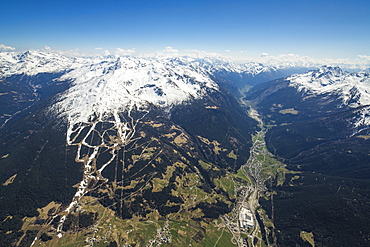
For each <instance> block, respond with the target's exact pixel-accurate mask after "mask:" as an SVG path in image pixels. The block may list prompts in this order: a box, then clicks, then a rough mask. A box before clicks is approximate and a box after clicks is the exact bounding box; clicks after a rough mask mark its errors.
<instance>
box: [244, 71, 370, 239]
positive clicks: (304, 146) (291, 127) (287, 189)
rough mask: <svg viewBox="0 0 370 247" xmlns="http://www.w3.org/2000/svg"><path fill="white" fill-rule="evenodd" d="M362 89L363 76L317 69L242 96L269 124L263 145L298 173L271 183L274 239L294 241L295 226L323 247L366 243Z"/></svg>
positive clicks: (367, 166) (365, 104)
mask: <svg viewBox="0 0 370 247" xmlns="http://www.w3.org/2000/svg"><path fill="white" fill-rule="evenodd" d="M369 92H370V75H369V74H368V73H364V72H361V73H347V72H344V71H342V70H341V69H340V68H338V67H326V66H324V67H321V68H319V69H317V70H313V71H309V72H307V73H304V74H297V75H292V76H290V77H287V78H285V79H282V80H276V81H272V82H269V83H265V84H264V85H259V86H256V87H255V88H254V89H253V90H252V91H251V92H249V94H248V95H247V98H248V99H250V100H252V101H253V102H254V103H255V104H256V105H257V106H258V107H259V111H260V112H261V113H263V115H264V121H265V122H266V123H267V124H269V125H270V126H271V128H270V130H269V131H268V133H267V134H266V141H267V144H268V147H269V150H271V151H272V152H273V153H275V154H277V155H278V156H280V157H282V158H283V160H284V163H286V164H287V165H288V167H289V168H291V169H294V170H297V171H300V172H302V174H301V176H299V178H298V179H297V178H295V180H292V181H291V183H286V184H285V185H284V186H282V187H273V189H274V190H276V191H277V192H278V194H277V195H276V197H275V199H274V206H275V212H274V214H275V219H276V225H277V228H278V229H279V228H280V230H281V234H280V240H279V241H280V244H282V245H291V244H293V243H296V242H297V241H298V240H297V239H299V238H300V233H299V229H306V232H313V235H314V237H315V240H317V241H315V242H316V243H317V244H319V245H322V246H346V245H351V246H363V245H366V244H368V233H369V232H370V229H369V227H368V226H367V225H366V221H367V219H368V217H369V215H368V213H367V212H368V210H369V207H368V205H367V204H366V203H365V202H366V201H369V199H370V198H369V196H368V195H369V194H368V193H369V192H370V191H369V189H368V188H369V185H370V182H369V180H368V178H369V176H370V158H369V157H370V156H369V155H368V154H369V144H370V143H369V134H370V133H369V132H370V128H369V125H370V122H369V119H370V118H369V117H370V116H369V110H370V106H369V96H370V94H369ZM292 185H294V187H292ZM287 212H289V214H288V213H287ZM323 219H324V220H323ZM324 221H325V222H324ZM293 222H294V223H293ZM327 222H331V223H330V224H329V225H328V224H327ZM348 229H357V230H356V231H358V232H357V234H354V233H353V231H354V230H348ZM349 232H351V233H349ZM352 233H353V234H352ZM343 236H345V237H343Z"/></svg>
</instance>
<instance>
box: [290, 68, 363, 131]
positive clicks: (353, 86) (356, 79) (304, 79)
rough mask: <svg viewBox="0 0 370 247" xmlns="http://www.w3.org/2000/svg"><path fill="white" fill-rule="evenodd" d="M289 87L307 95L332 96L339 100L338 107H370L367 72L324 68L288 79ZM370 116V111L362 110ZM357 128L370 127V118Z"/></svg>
mask: <svg viewBox="0 0 370 247" xmlns="http://www.w3.org/2000/svg"><path fill="white" fill-rule="evenodd" d="M286 80H287V81H288V82H289V86H291V87H295V88H297V89H298V91H301V92H304V93H305V94H307V95H331V96H332V97H334V98H339V99H340V100H341V102H342V104H340V105H338V107H340V108H341V107H350V108H357V107H361V106H368V105H370V74H369V73H366V72H359V73H348V72H345V71H342V70H341V69H340V68H339V67H327V66H323V67H320V68H318V69H316V70H312V71H308V72H307V73H304V74H296V75H292V76H290V77H288V78H287V79H286ZM361 111H362V113H363V114H362V115H363V116H368V115H369V113H370V112H368V111H369V110H366V109H364V110H361ZM354 124H355V126H359V125H364V124H365V125H370V117H366V119H365V120H364V118H359V119H357V120H356V121H355V123H354Z"/></svg>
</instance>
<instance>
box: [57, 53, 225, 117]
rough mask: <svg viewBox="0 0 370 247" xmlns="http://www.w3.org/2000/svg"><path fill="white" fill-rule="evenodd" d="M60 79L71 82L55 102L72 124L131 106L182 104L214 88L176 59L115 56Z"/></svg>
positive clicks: (196, 71) (205, 77)
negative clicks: (58, 100) (57, 101)
mask: <svg viewBox="0 0 370 247" xmlns="http://www.w3.org/2000/svg"><path fill="white" fill-rule="evenodd" d="M60 80H70V81H72V85H71V88H70V89H69V90H67V91H66V93H65V94H63V96H62V98H61V101H60V102H59V103H58V104H57V105H58V107H59V108H61V109H62V112H63V114H66V115H67V117H68V118H69V121H70V122H72V123H76V122H86V121H88V119H89V118H90V116H91V115H93V114H95V115H97V116H100V117H101V118H104V117H107V116H108V115H109V114H113V113H116V112H118V111H121V110H124V109H126V108H129V107H131V106H132V105H133V104H135V105H137V106H145V105H147V104H154V105H157V106H161V107H169V106H171V105H175V104H179V103H182V102H184V101H186V100H189V99H191V98H199V97H201V96H203V95H204V94H205V93H206V92H207V90H209V89H213V90H217V88H218V87H217V84H216V83H214V82H213V81H212V80H211V79H210V78H209V77H208V75H207V74H206V73H205V72H204V71H202V70H200V69H199V70H196V69H194V68H191V67H189V66H186V65H183V64H181V63H179V62H177V61H175V60H158V59H148V58H133V57H118V58H110V59H106V60H103V61H99V62H97V63H94V64H88V65H85V66H81V67H80V68H77V69H74V70H72V71H70V72H68V73H66V74H65V75H63V76H62V77H61V78H60Z"/></svg>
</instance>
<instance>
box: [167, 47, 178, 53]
mask: <svg viewBox="0 0 370 247" xmlns="http://www.w3.org/2000/svg"><path fill="white" fill-rule="evenodd" d="M164 52H170V53H176V52H179V50H176V49H174V48H173V47H172V46H167V47H166V49H165V50H164Z"/></svg>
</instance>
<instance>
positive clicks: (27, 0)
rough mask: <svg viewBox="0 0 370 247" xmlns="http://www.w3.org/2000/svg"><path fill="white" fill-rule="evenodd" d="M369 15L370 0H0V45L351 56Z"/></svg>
mask: <svg viewBox="0 0 370 247" xmlns="http://www.w3.org/2000/svg"><path fill="white" fill-rule="evenodd" d="M369 13H370V0H336V1H331V0H295V1H290V0H274V1H270V0H260V1H257V0H254V1H249V0H244V1H239V0H228V1H224V0H203V1H202V0H198V1H193V0H186V1H183V0H177V1H176V0H172V1H168V0H157V1H155V0H152V1H149V0H130V1H128V0H121V1H116V0H104V1H103V0H100V1H95V0H90V1H83V0H79V1H76V0H73V1H72V0H48V1H46V0H8V1H6V0H2V4H1V8H0V44H3V45H5V46H10V47H15V48H16V49H17V50H26V49H40V48H42V47H44V46H48V47H51V48H52V49H54V50H74V49H78V52H81V53H94V52H95V53H96V52H103V51H105V50H108V51H110V52H111V53H114V52H115V51H116V49H117V48H121V49H125V50H126V49H130V50H132V51H135V53H141V52H143V53H148V52H156V51H161V50H164V49H165V47H173V49H176V50H179V52H181V51H185V50H187V49H196V50H202V51H207V52H215V53H220V54H224V55H230V56H236V57H243V56H245V57H251V58H254V57H259V56H260V54H261V53H268V54H270V55H279V54H288V53H293V54H299V55H301V56H309V57H314V58H317V59H320V58H333V59H337V58H351V59H353V58H356V57H357V56H358V55H367V56H370V14H369ZM3 47H4V46H3ZM95 48H102V49H100V50H96V49H95Z"/></svg>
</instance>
